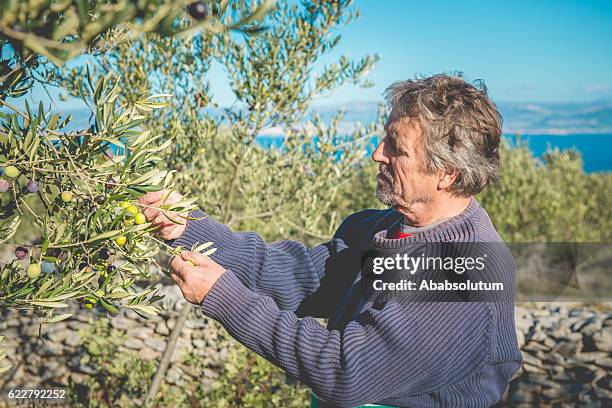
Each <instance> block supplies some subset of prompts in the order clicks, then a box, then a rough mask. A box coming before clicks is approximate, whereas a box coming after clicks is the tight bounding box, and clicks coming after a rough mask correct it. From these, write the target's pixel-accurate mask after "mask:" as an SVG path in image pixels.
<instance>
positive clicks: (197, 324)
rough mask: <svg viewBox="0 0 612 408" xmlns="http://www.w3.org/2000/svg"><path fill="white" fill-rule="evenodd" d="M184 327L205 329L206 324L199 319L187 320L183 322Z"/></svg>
mask: <svg viewBox="0 0 612 408" xmlns="http://www.w3.org/2000/svg"><path fill="white" fill-rule="evenodd" d="M185 327H187V328H189V329H203V328H204V327H206V323H205V322H203V321H202V320H200V319H198V320H192V319H189V320H185Z"/></svg>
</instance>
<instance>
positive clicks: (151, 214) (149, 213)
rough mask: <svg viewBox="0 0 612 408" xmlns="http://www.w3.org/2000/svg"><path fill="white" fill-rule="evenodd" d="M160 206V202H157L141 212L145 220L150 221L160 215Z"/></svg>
mask: <svg viewBox="0 0 612 408" xmlns="http://www.w3.org/2000/svg"><path fill="white" fill-rule="evenodd" d="M160 205H161V201H157V202H155V203H154V204H153V205H151V207H148V208H145V209H144V210H142V213H143V214H144V216H145V217H146V218H147V220H149V221H152V220H154V219H155V218H156V217H157V216H158V215H159V214H160V213H161V210H160V209H159V206H160Z"/></svg>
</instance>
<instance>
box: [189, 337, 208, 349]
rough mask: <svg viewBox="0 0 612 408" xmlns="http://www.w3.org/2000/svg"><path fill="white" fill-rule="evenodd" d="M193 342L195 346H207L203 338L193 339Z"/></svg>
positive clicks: (201, 347) (199, 347) (200, 347)
mask: <svg viewBox="0 0 612 408" xmlns="http://www.w3.org/2000/svg"><path fill="white" fill-rule="evenodd" d="M191 344H193V347H194V348H198V349H203V348H204V347H206V342H205V341H204V340H202V339H193V340H191Z"/></svg>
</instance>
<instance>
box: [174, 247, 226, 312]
mask: <svg viewBox="0 0 612 408" xmlns="http://www.w3.org/2000/svg"><path fill="white" fill-rule="evenodd" d="M225 271H226V270H225V269H224V268H223V267H222V266H221V265H219V264H218V263H216V262H215V261H213V260H212V259H210V258H209V257H207V256H204V255H202V254H200V253H198V252H188V251H183V252H182V253H181V255H180V256H178V255H177V256H175V257H174V259H172V271H171V275H170V276H171V277H172V279H173V280H174V281H175V282H176V284H177V285H178V286H179V288H181V292H183V297H184V298H185V300H187V301H188V302H190V303H193V304H195V305H200V304H201V303H202V301H203V300H204V298H205V297H206V295H207V294H208V291H210V288H212V286H213V285H214V284H215V282H216V281H217V279H219V278H220V277H221V275H223V273H224V272H225Z"/></svg>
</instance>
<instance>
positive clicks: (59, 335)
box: [47, 330, 70, 343]
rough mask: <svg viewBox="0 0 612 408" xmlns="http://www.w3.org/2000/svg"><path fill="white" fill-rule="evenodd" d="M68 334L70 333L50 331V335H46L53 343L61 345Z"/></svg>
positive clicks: (66, 331)
mask: <svg viewBox="0 0 612 408" xmlns="http://www.w3.org/2000/svg"><path fill="white" fill-rule="evenodd" d="M69 334H70V332H69V331H68V330H62V331H52V332H51V333H47V338H48V339H49V340H51V341H53V342H56V343H61V342H63V341H64V340H65V339H66V337H68V335H69Z"/></svg>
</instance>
